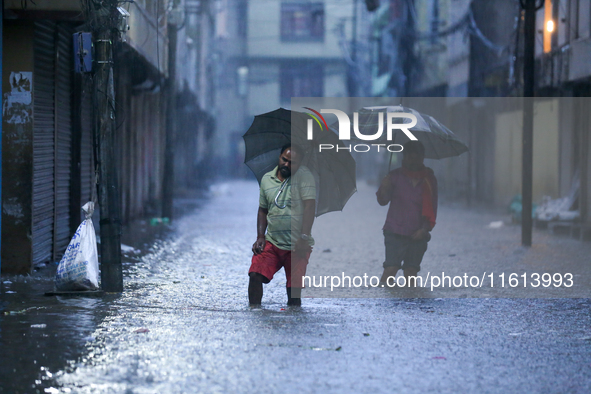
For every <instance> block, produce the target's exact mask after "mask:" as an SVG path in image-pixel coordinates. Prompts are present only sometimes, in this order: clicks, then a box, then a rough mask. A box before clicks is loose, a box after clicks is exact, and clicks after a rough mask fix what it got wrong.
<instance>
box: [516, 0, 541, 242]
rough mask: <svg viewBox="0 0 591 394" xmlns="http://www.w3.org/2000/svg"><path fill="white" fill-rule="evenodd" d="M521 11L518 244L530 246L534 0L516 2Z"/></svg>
mask: <svg viewBox="0 0 591 394" xmlns="http://www.w3.org/2000/svg"><path fill="white" fill-rule="evenodd" d="M520 3H521V7H522V8H523V10H524V12H525V16H524V18H525V21H524V26H523V30H524V36H525V40H524V51H523V97H524V100H523V136H522V143H523V146H522V172H521V196H522V197H521V208H522V209H521V244H522V245H523V246H531V243H532V217H531V216H532V205H533V204H532V194H533V185H532V184H533V181H532V178H533V142H534V135H533V134H534V102H533V100H534V99H533V97H534V88H535V80H534V77H535V61H536V59H535V56H536V11H537V10H539V9H540V8H541V7H542V6H543V5H544V2H543V1H542V2H541V5H539V6H536V0H520Z"/></svg>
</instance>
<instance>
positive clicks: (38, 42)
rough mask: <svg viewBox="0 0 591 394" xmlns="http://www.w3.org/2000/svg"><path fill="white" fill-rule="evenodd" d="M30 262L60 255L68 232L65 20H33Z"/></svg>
mask: <svg viewBox="0 0 591 394" xmlns="http://www.w3.org/2000/svg"><path fill="white" fill-rule="evenodd" d="M34 52H35V60H34V71H33V92H34V100H35V101H34V126H33V223H32V225H33V226H32V238H33V253H32V263H33V267H36V266H39V265H41V264H44V263H47V262H51V261H55V260H57V259H59V258H60V257H61V255H63V253H64V251H65V248H66V247H67V245H68V242H69V238H70V228H69V209H70V207H69V199H70V197H69V194H70V165H71V151H70V150H71V126H72V124H71V119H72V118H71V117H72V113H71V91H72V81H71V75H72V72H71V71H72V68H73V66H72V44H71V32H70V29H69V28H68V27H67V26H66V25H56V23H54V22H52V21H39V22H36V23H35V43H34Z"/></svg>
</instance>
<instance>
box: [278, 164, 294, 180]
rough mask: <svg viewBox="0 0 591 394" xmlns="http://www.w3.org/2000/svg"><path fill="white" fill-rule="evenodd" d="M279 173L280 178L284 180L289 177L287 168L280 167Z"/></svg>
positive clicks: (289, 172) (289, 171)
mask: <svg viewBox="0 0 591 394" xmlns="http://www.w3.org/2000/svg"><path fill="white" fill-rule="evenodd" d="M279 172H280V173H281V176H282V177H283V178H284V179H287V178H289V177H290V176H291V170H290V169H289V168H287V167H281V168H280V169H279Z"/></svg>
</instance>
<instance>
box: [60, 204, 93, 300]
mask: <svg viewBox="0 0 591 394" xmlns="http://www.w3.org/2000/svg"><path fill="white" fill-rule="evenodd" d="M82 209H83V210H84V213H85V216H86V219H85V220H84V221H83V222H82V223H81V224H80V226H78V230H76V234H74V236H73V237H72V240H71V241H70V244H69V245H68V248H67V249H66V253H65V254H64V257H62V259H61V261H60V263H59V265H58V267H57V274H56V276H55V289H56V290H61V291H70V290H96V289H98V252H97V249H96V235H95V233H94V226H93V225H92V219H91V217H92V213H93V212H94V203H93V202H92V201H89V202H87V203H86V204H84V206H83V207H82Z"/></svg>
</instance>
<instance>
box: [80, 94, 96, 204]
mask: <svg viewBox="0 0 591 394" xmlns="http://www.w3.org/2000/svg"><path fill="white" fill-rule="evenodd" d="M90 88H91V85H90V83H88V82H85V83H83V84H82V89H83V90H82V95H81V103H80V112H81V113H80V123H81V127H80V128H81V134H82V135H81V141H80V198H81V200H80V206H81V207H82V205H84V204H86V203H87V202H88V201H91V200H92V188H93V185H94V177H95V175H94V151H93V137H92V95H91V92H92V91H91V89H90Z"/></svg>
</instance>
